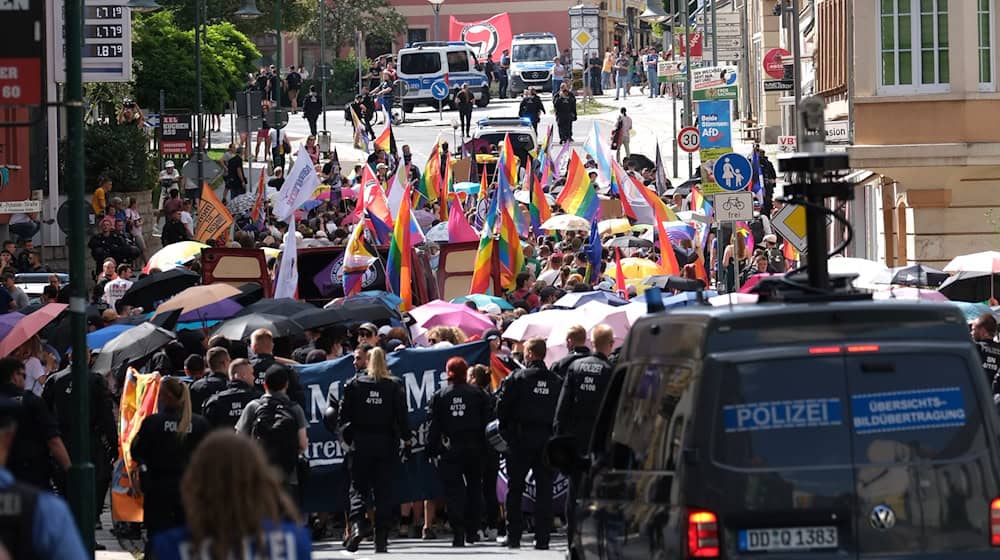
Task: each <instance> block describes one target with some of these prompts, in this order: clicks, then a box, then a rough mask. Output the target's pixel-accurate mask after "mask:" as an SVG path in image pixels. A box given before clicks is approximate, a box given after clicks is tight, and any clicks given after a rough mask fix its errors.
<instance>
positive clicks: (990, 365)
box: [971, 313, 1000, 395]
mask: <svg viewBox="0 0 1000 560" xmlns="http://www.w3.org/2000/svg"><path fill="white" fill-rule="evenodd" d="M971 329H972V340H974V341H976V345H977V346H979V357H980V358H982V360H983V371H984V372H986V380H987V382H988V383H989V385H990V387H992V388H993V394H994V395H996V394H998V393H1000V379H997V374H998V373H1000V344H997V341H996V337H997V320H996V317H994V316H993V314H992V313H983V314H982V315H980V316H979V317H976V320H975V321H973V322H972V327H971Z"/></svg>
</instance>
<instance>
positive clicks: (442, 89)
mask: <svg viewBox="0 0 1000 560" xmlns="http://www.w3.org/2000/svg"><path fill="white" fill-rule="evenodd" d="M431 95H432V96H433V97H434V99H437V100H438V101H444V100H445V99H447V98H448V84H447V83H445V81H444V80H438V81H436V82H434V83H433V84H431Z"/></svg>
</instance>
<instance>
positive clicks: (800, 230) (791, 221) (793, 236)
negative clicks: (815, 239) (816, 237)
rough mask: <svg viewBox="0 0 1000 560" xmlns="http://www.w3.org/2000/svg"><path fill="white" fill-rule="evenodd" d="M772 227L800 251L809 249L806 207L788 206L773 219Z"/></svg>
mask: <svg viewBox="0 0 1000 560" xmlns="http://www.w3.org/2000/svg"><path fill="white" fill-rule="evenodd" d="M771 226H772V227H774V229H775V230H777V232H778V233H780V234H781V236H782V237H784V238H785V240H786V241H788V242H789V243H791V244H792V245H794V246H795V248H796V249H798V250H799V251H805V250H806V248H807V247H808V244H807V242H806V207H805V206H799V205H797V204H786V205H785V206H784V207H782V208H781V210H778V212H777V213H776V214H775V215H774V217H773V218H771Z"/></svg>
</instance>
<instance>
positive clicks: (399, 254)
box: [386, 185, 413, 311]
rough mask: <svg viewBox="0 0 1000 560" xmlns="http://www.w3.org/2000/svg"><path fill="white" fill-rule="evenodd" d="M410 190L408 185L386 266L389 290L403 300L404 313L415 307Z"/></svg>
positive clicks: (397, 218)
mask: <svg viewBox="0 0 1000 560" xmlns="http://www.w3.org/2000/svg"><path fill="white" fill-rule="evenodd" d="M410 190H411V187H410V186H409V185H407V186H406V191H405V192H404V193H403V201H402V206H401V207H400V209H399V215H398V216H396V225H395V227H394V228H393V231H392V241H390V243H389V258H388V263H387V265H386V273H387V275H388V280H389V289H390V290H391V291H392V292H393V293H394V294H396V295H397V296H399V298H400V299H402V300H403V303H401V304H400V306H399V307H400V309H402V310H403V311H406V310H408V309H410V308H411V307H413V291H412V290H413V286H412V276H413V263H412V259H411V251H412V247H413V245H412V243H411V241H412V240H411V238H410V235H411V229H410V219H411V213H410V212H411V208H410V197H411V193H410Z"/></svg>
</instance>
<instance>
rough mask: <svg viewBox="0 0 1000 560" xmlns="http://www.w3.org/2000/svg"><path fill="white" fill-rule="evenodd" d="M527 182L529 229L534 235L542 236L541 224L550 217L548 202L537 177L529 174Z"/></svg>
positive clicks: (543, 231)
mask: <svg viewBox="0 0 1000 560" xmlns="http://www.w3.org/2000/svg"><path fill="white" fill-rule="evenodd" d="M529 182H530V187H529V190H528V192H529V198H528V213H529V214H531V229H532V231H534V233H535V235H544V234H545V230H543V229H542V224H544V223H545V221H546V220H548V219H549V218H551V217H552V209H551V208H549V201H548V200H546V199H545V193H544V192H542V183H541V180H539V178H538V175H536V174H535V173H530V179H529Z"/></svg>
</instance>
